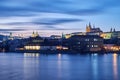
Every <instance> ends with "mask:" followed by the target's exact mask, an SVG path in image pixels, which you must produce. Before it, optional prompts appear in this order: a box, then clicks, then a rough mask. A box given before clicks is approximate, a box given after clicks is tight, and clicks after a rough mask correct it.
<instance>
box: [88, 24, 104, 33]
mask: <svg viewBox="0 0 120 80" xmlns="http://www.w3.org/2000/svg"><path fill="white" fill-rule="evenodd" d="M101 33H103V31H102V30H101V29H100V28H99V27H98V28H96V27H95V26H93V27H92V26H91V24H90V23H89V25H86V35H100V34H101Z"/></svg>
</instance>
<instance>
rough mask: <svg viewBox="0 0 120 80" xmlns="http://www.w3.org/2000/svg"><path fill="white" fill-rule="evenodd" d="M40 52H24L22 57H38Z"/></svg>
mask: <svg viewBox="0 0 120 80" xmlns="http://www.w3.org/2000/svg"><path fill="white" fill-rule="evenodd" d="M39 56H40V53H24V57H39Z"/></svg>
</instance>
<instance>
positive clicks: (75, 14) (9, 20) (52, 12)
mask: <svg viewBox="0 0 120 80" xmlns="http://www.w3.org/2000/svg"><path fill="white" fill-rule="evenodd" d="M89 22H91V24H93V25H95V26H96V27H100V28H101V29H102V30H103V31H109V30H110V28H111V27H112V28H116V30H120V28H119V27H120V0H0V31H3V32H4V31H6V32H9V31H28V32H29V31H30V30H40V31H41V32H42V31H51V32H53V31H55V30H56V31H57V32H58V31H59V32H64V31H66V32H71V31H74V32H75V31H77V32H78V31H80V32H81V31H85V26H86V24H88V23H89Z"/></svg>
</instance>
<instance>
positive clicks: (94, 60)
mask: <svg viewBox="0 0 120 80" xmlns="http://www.w3.org/2000/svg"><path fill="white" fill-rule="evenodd" d="M91 56H92V69H93V78H94V80H97V78H98V54H92V55H91Z"/></svg>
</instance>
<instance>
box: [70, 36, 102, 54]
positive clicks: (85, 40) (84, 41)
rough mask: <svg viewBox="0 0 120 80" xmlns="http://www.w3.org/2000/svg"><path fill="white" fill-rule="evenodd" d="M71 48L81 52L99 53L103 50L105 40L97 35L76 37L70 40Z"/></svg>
mask: <svg viewBox="0 0 120 80" xmlns="http://www.w3.org/2000/svg"><path fill="white" fill-rule="evenodd" d="M69 47H70V49H72V50H75V51H80V52H99V51H102V48H103V38H101V37H99V36H97V35H74V36H72V37H71V38H69Z"/></svg>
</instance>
